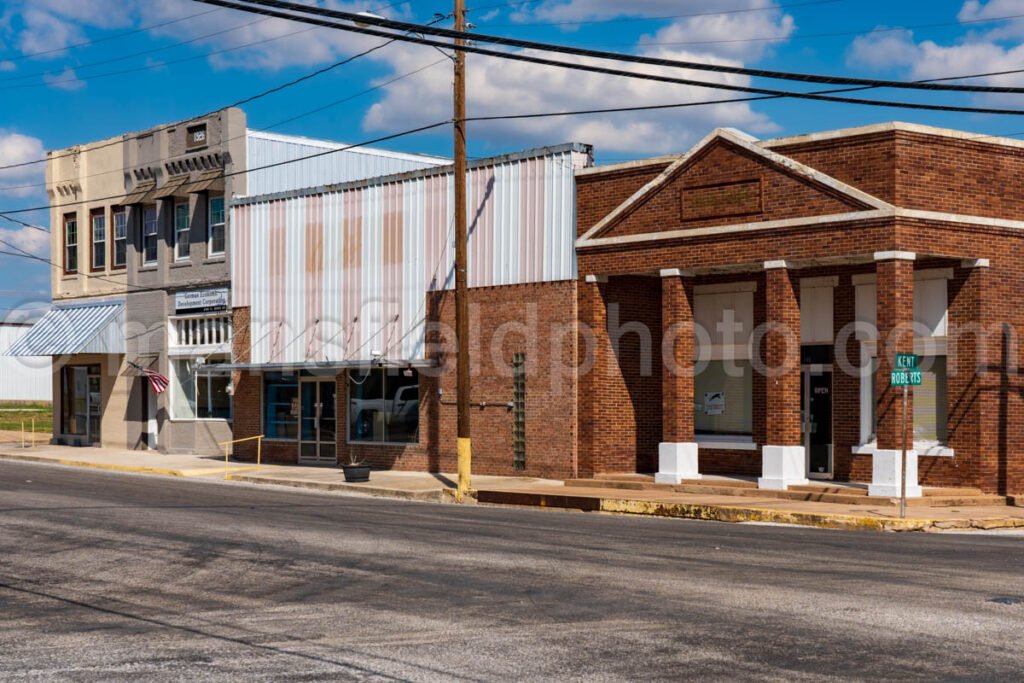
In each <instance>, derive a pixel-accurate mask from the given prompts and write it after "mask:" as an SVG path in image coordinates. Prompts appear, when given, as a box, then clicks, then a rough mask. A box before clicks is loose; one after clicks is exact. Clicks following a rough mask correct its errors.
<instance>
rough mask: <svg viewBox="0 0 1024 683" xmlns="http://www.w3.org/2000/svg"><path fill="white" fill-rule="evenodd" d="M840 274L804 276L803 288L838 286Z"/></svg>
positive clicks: (801, 282)
mask: <svg viewBox="0 0 1024 683" xmlns="http://www.w3.org/2000/svg"><path fill="white" fill-rule="evenodd" d="M838 286H839V276H838V275H825V276H822V277H802V278H800V288H801V289H816V288H823V287H833V288H834V287H838Z"/></svg>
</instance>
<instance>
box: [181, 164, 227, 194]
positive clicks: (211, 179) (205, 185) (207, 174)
mask: <svg viewBox="0 0 1024 683" xmlns="http://www.w3.org/2000/svg"><path fill="white" fill-rule="evenodd" d="M211 190H213V191H214V192H223V191H224V169H223V168H219V169H217V170H216V171H204V172H203V173H200V174H199V177H198V178H196V179H195V180H194V181H192V182H191V183H189V184H188V185H186V186H185V190H184V191H185V192H186V193H192V192H209V191H211Z"/></svg>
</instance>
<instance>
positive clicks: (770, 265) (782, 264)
mask: <svg viewBox="0 0 1024 683" xmlns="http://www.w3.org/2000/svg"><path fill="white" fill-rule="evenodd" d="M790 267H791V266H790V264H789V261H765V262H764V269H765V270H778V269H780V268H790Z"/></svg>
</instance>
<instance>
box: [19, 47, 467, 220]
mask: <svg viewBox="0 0 1024 683" xmlns="http://www.w3.org/2000/svg"><path fill="white" fill-rule="evenodd" d="M447 61H448V59H447V58H445V59H439V60H437V61H436V62H431V63H430V64H426V65H424V66H421V67H420V68H418V69H414V70H412V71H407V72H405V73H404V74H401V75H398V76H395V77H394V78H389V79H388V80H386V81H382V82H380V83H378V84H377V85H374V86H371V87H369V88H366V89H364V90H360V91H359V92H357V93H353V94H351V95H348V96H346V97H342V98H341V99H337V100H334V101H332V102H328V103H327V104H324V105H321V106H319V107H316V108H315V109H309V110H306V111H304V112H301V113H299V114H295V115H294V116H289V117H288V118H286V119H281V120H280V121H276V122H274V123H272V124H270V125H268V126H264V127H262V128H253V129H251V130H253V131H255V132H263V131H269V130H273V129H274V128H278V127H280V126H283V125H285V124H286V123H291V122H293V121H297V120H299V119H302V118H305V117H307V116H312V115H313V114H317V113H319V112H322V111H325V110H327V109H330V108H332V107H336V106H338V105H339V104H344V103H345V102H350V101H352V100H354V99H357V98H359V97H364V96H366V95H369V94H370V93H372V92H375V91H377V90H380V89H382V88H386V87H388V86H389V85H392V84H393V83H397V82H398V81H401V80H404V79H406V78H409V77H411V76H415V75H416V74H418V73H421V72H423V71H426V70H427V69H431V68H433V67H435V66H438V65H439V64H443V63H445V62H447ZM246 135H248V131H247V132H246V133H242V134H240V135H235V136H233V137H230V138H227V139H226V140H223V141H222V144H224V143H228V142H232V141H234V140H239V139H241V138H244V137H246ZM169 158H171V157H168V158H161V159H157V160H156V161H157V162H162V161H167V160H168V159H169ZM122 172H123V169H119V168H118V169H113V170H110V171H100V172H99V173H91V174H89V175H84V176H75V177H74V178H65V179H63V180H55V181H51V182H52V184H55V185H58V184H61V183H66V182H71V181H76V180H85V179H87V178H96V177H99V176H104V175H111V174H113V173H122ZM34 187H46V183H45V182H44V183H28V184H25V185H6V186H0V192H4V191H10V190H24V189H29V188H34ZM0 218H7V219H8V220H11V221H14V222H16V223H20V224H21V225H23V226H25V227H26V228H35V229H36V230H42V231H44V232H49V230H47V229H45V228H41V227H39V226H36V225H32V224H30V223H26V222H24V221H21V220H18V219H16V218H10V217H8V216H5V215H4V214H2V213H0Z"/></svg>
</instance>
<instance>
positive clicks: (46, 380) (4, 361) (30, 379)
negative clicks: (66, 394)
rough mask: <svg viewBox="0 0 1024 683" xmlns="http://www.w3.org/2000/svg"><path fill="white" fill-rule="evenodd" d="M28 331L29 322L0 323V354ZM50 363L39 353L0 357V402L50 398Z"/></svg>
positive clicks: (51, 394)
mask: <svg viewBox="0 0 1024 683" xmlns="http://www.w3.org/2000/svg"><path fill="white" fill-rule="evenodd" d="M31 330H32V326H31V325H11V324H7V323H0V354H3V353H5V352H6V351H7V349H9V348H11V346H13V345H14V344H15V343H16V342H17V341H18V340H19V339H21V338H22V337H24V336H25V335H26V334H28V333H29V332H30V331H31ZM52 374H53V362H52V361H51V360H50V358H49V357H48V356H47V357H43V356H33V357H28V358H26V357H17V358H14V357H7V356H0V401H49V400H51V399H52V398H53V381H52V380H51V376H52Z"/></svg>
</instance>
